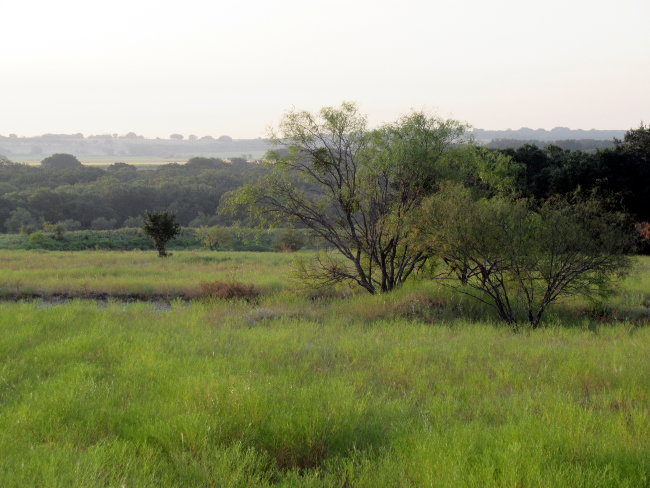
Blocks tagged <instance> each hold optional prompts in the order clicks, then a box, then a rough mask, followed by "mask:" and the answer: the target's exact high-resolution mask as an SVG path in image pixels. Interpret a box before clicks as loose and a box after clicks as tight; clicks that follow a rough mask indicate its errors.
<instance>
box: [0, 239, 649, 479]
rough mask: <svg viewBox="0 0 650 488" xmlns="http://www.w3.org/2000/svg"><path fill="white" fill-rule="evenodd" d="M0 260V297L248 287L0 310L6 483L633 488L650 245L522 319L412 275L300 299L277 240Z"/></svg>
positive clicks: (644, 440) (641, 466)
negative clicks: (515, 328)
mask: <svg viewBox="0 0 650 488" xmlns="http://www.w3.org/2000/svg"><path fill="white" fill-rule="evenodd" d="M0 260H1V262H2V266H1V267H0V283H2V287H3V294H4V296H5V297H8V296H9V295H10V293H11V290H12V289H14V290H16V293H18V292H20V291H21V290H23V291H24V290H28V289H34V290H36V291H37V292H38V293H46V294H47V293H55V292H56V290H59V292H60V291H61V290H68V292H79V291H80V290H84V289H92V290H103V291H108V292H109V293H115V291H116V290H121V291H122V292H123V293H124V294H129V293H134V290H136V291H137V293H143V294H144V295H147V294H149V296H152V295H156V294H164V292H165V291H167V292H168V293H169V295H170V296H175V295H177V294H180V293H181V292H187V291H190V290H193V289H194V287H195V286H196V285H197V284H198V283H199V282H200V281H203V280H237V281H241V282H243V283H251V284H255V285H256V286H257V287H259V289H261V290H262V291H263V293H262V294H261V296H259V297H258V298H257V299H255V300H251V301H244V300H205V299H203V300H200V301H191V302H184V301H181V300H173V299H172V300H171V301H170V302H161V301H155V302H153V303H130V304H127V303H122V302H117V301H112V300H111V299H110V298H109V300H108V301H99V302H95V301H80V300H73V301H69V302H67V303H65V304H62V305H56V304H52V303H49V302H48V301H41V300H35V301H24V302H19V303H13V302H10V301H5V302H2V303H0V358H1V359H0V486H2V487H24V486H43V487H51V486H56V487H59V486H60V487H70V486H75V487H77V486H79V487H104V486H116V487H121V486H125V487H136V486H137V487H140V486H144V487H146V486H156V487H163V486H164V487H168V486H170V487H174V486H178V487H181V486H182V487H188V486H191V487H193V486H201V487H203V486H218V487H231V486H233V487H251V486H296V487H304V486H307V487H309V486H312V487H373V488H374V487H384V486H387V487H412V486H413V487H419V486H440V487H477V488H478V487H565V486H566V487H574V486H579V487H645V486H648V485H649V484H650V442H649V439H650V355H649V354H648V351H650V328H649V327H648V325H649V321H648V318H647V316H648V315H647V309H648V302H647V300H648V296H649V294H650V277H649V276H650V260H649V259H648V258H639V260H638V262H637V267H636V271H635V272H634V273H632V275H630V276H629V277H628V278H626V280H625V281H623V282H622V283H621V284H620V285H619V286H618V288H617V293H616V294H615V295H614V296H612V297H610V298H609V299H608V300H607V302H605V303H603V304H600V305H595V304H591V303H589V302H585V301H572V302H568V303H566V304H564V305H561V306H558V307H555V308H554V309H553V310H551V311H550V313H549V316H548V319H547V321H546V322H545V327H544V328H543V329H541V330H536V331H529V330H523V331H522V332H520V333H514V332H512V331H511V330H510V329H509V328H508V327H505V326H503V325H501V324H499V323H498V322H497V321H496V320H495V318H494V316H493V315H492V314H491V313H490V312H489V310H487V309H486V308H485V307H484V306H483V305H481V304H479V303H477V302H472V301H469V300H468V299H466V298H463V297H459V296H457V295H454V294H452V293H451V292H450V291H449V290H446V289H444V287H441V286H440V285H438V284H435V283H431V282H428V281H414V282H412V283H409V284H407V285H406V286H405V287H404V288H402V289H400V290H398V291H396V292H394V293H391V294H385V295H377V296H369V295H367V294H363V293H359V294H352V295H350V294H349V292H348V291H347V290H343V291H344V292H345V293H343V294H344V295H348V296H347V297H346V298H336V297H334V298H331V297H330V298H328V297H325V298H317V296H318V295H314V294H313V293H309V292H305V290H303V289H302V288H301V287H299V286H298V285H297V284H296V283H295V282H294V281H292V280H291V279H290V264H291V261H292V256H291V255H287V254H270V253H260V254H255V253H217V252H178V253H174V256H172V257H171V258H169V259H159V258H157V257H156V256H155V253H153V252H152V253H146V252H76V253H59V252H23V251H11V252H0ZM84 287H85V288H84ZM7 290H9V292H8V291H7ZM138 290H140V291H138ZM142 290H144V291H142ZM73 294H74V293H73ZM601 309H602V310H605V312H607V313H604V312H602V310H601ZM601 312H602V313H601ZM644 314H645V315H644Z"/></svg>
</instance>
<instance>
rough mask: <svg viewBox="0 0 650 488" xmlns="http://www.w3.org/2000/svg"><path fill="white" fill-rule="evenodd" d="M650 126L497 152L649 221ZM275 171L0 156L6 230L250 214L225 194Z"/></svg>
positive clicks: (520, 177) (522, 176) (538, 185)
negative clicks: (224, 208) (594, 142)
mask: <svg viewBox="0 0 650 488" xmlns="http://www.w3.org/2000/svg"><path fill="white" fill-rule="evenodd" d="M649 134H650V128H648V127H644V126H641V127H640V128H637V129H634V130H630V131H628V132H627V134H626V135H625V137H624V138H623V139H622V140H615V141H613V142H612V144H613V145H612V147H610V148H606V149H602V150H599V151H595V152H585V151H580V150H570V149H563V148H561V147H559V146H557V145H549V146H546V147H539V146H536V145H530V144H524V145H523V146H520V147H517V148H508V149H500V150H495V151H496V152H497V153H498V154H501V155H504V156H506V157H509V158H510V159H511V161H513V162H514V163H515V164H516V169H515V170H513V172H512V174H513V175H514V176H513V178H514V181H513V185H514V187H515V188H516V189H517V191H519V192H520V193H521V194H523V195H526V196H530V197H534V198H537V199H546V198H549V197H550V196H552V195H570V194H572V193H574V192H576V191H581V192H583V193H584V192H597V193H598V194H599V196H601V197H603V198H607V199H608V201H609V203H610V205H611V206H612V208H615V209H617V210H622V211H625V212H628V213H630V214H631V216H632V217H633V219H634V220H635V221H637V222H648V221H650V204H649V196H650V194H649V193H650V162H648V159H649V157H650V156H649V154H650V135H649ZM268 173H269V169H268V168H266V167H264V166H262V165H258V164H251V163H246V162H245V161H244V160H243V159H237V158H234V159H233V162H232V163H226V162H224V161H222V160H220V159H217V158H207V157H195V158H192V159H190V160H189V161H188V162H187V163H186V164H182V165H181V164H167V165H163V166H160V167H158V168H156V169H137V168H136V167H135V166H133V165H129V164H125V163H114V164H112V165H110V166H108V167H107V168H106V169H100V168H95V167H89V166H83V165H81V164H80V163H79V162H78V161H77V160H76V158H74V157H72V156H70V155H53V156H50V157H48V158H45V159H44V160H43V164H42V165H41V166H40V167H37V166H27V165H23V164H15V163H12V162H11V161H9V160H8V159H7V158H0V232H5V233H18V232H20V231H21V229H22V230H23V231H25V232H29V231H33V230H38V229H41V228H42V227H43V224H44V223H45V222H48V223H61V225H63V226H64V228H65V229H67V230H77V229H94V230H104V229H114V228H121V227H140V226H141V225H142V222H141V218H142V215H143V214H144V212H145V210H159V211H169V212H172V213H174V214H175V215H176V218H177V219H178V221H179V222H180V224H181V225H183V226H193V227H199V226H214V225H229V224H231V223H232V222H234V221H237V220H242V219H244V215H243V214H240V215H234V216H228V215H224V214H222V213H220V212H218V209H219V206H220V202H221V199H222V197H223V195H224V194H226V193H227V192H229V191H231V190H234V189H236V188H239V187H241V186H242V185H244V184H246V183H252V182H255V181H257V180H258V179H259V178H261V177H262V176H264V175H266V174H268ZM468 178H469V176H468ZM244 223H245V222H244Z"/></svg>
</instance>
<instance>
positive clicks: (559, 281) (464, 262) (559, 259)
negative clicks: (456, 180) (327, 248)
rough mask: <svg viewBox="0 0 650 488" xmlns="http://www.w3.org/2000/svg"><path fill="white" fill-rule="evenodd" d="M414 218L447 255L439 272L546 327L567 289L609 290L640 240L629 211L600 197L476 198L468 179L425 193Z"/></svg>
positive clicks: (505, 313)
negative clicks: (612, 209)
mask: <svg viewBox="0 0 650 488" xmlns="http://www.w3.org/2000/svg"><path fill="white" fill-rule="evenodd" d="M415 225H416V226H417V227H418V228H419V229H420V231H421V233H420V234H419V238H420V239H422V242H428V245H429V246H431V249H430V252H431V253H432V254H434V255H436V256H438V257H439V258H440V259H441V260H442V261H443V263H444V266H442V269H441V270H440V272H439V275H438V277H439V278H443V279H446V280H449V279H451V280H452V281H447V282H448V283H451V284H452V285H451V286H452V287H454V288H456V289H458V290H459V291H461V292H463V293H466V294H468V295H470V296H472V297H473V298H475V299H478V300H480V301H482V302H483V303H486V304H488V305H490V306H491V307H493V308H494V309H495V310H496V312H497V314H498V315H499V317H500V318H501V319H502V320H503V321H505V322H507V323H509V324H511V325H512V326H513V327H515V328H517V327H518V324H519V323H520V322H521V321H522V319H523V320H525V321H528V323H529V324H530V326H531V327H532V328H537V327H539V325H540V322H541V319H542V316H543V314H544V312H545V311H546V309H547V308H548V306H549V305H550V304H552V303H554V302H556V301H558V300H560V299H561V298H563V297H567V296H571V295H580V296H598V295H603V294H605V293H607V292H608V291H609V290H610V289H611V285H612V283H613V281H612V278H614V277H615V276H616V275H618V274H620V273H621V272H623V271H625V270H626V268H627V267H628V266H629V258H628V257H627V255H626V253H628V252H629V251H630V250H631V248H632V243H633V235H632V233H631V232H630V228H629V225H628V223H627V220H626V219H625V216H624V215H622V214H619V213H615V212H609V211H607V210H606V209H605V208H604V207H603V206H602V205H601V204H600V203H599V202H598V201H596V200H586V201H579V202H569V201H567V200H564V199H549V200H548V201H546V202H544V203H543V204H542V205H539V206H536V205H534V202H531V201H528V200H518V201H517V200H516V201H513V200H511V199H507V198H501V197H498V198H492V199H482V200H475V199H473V198H472V197H471V195H470V194H469V192H468V191H466V190H465V189H463V188H461V187H449V188H447V189H446V190H445V191H442V192H441V193H439V194H437V195H435V196H434V197H432V198H430V199H429V200H428V201H426V202H425V204H424V205H423V209H422V213H421V214H420V220H419V222H418V223H417V224H415ZM454 282H455V283H456V284H453V283H454Z"/></svg>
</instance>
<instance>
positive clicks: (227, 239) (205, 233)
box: [196, 225, 233, 251]
mask: <svg viewBox="0 0 650 488" xmlns="http://www.w3.org/2000/svg"><path fill="white" fill-rule="evenodd" d="M196 238H197V239H198V240H199V241H200V242H201V244H203V245H204V246H206V247H207V248H209V249H210V250H211V251H214V250H215V249H224V248H229V247H231V246H232V242H233V241H232V233H231V232H230V229H228V227H223V226H221V225H214V226H212V227H208V226H205V225H204V226H201V227H199V228H198V229H196Z"/></svg>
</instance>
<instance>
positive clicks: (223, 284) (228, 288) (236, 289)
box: [199, 281, 260, 300]
mask: <svg viewBox="0 0 650 488" xmlns="http://www.w3.org/2000/svg"><path fill="white" fill-rule="evenodd" d="M199 294H200V296H202V297H211V298H222V299H227V300H229V299H243V300H252V299H254V298H257V297H258V296H259V295H260V291H259V290H258V289H257V288H255V286H253V285H247V284H245V283H241V282H239V281H202V282H201V283H199Z"/></svg>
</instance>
